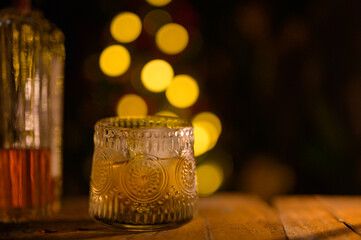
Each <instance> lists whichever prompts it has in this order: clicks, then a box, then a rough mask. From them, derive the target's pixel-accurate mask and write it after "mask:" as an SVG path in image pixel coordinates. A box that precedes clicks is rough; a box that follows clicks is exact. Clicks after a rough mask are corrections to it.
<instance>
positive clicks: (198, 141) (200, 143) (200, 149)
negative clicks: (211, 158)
mask: <svg viewBox="0 0 361 240" xmlns="http://www.w3.org/2000/svg"><path fill="white" fill-rule="evenodd" d="M193 135H194V146H193V147H194V155H195V156H200V155H202V154H203V153H205V152H207V151H208V148H209V145H210V136H209V133H208V132H207V129H205V128H204V127H203V126H202V125H200V124H198V123H195V124H193Z"/></svg>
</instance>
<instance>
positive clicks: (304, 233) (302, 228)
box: [274, 196, 361, 240]
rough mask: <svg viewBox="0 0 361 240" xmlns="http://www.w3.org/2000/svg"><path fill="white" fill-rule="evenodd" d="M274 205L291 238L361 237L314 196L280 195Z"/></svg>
mask: <svg viewBox="0 0 361 240" xmlns="http://www.w3.org/2000/svg"><path fill="white" fill-rule="evenodd" d="M274 205H275V207H276V209H277V210H278V212H279V217H280V219H281V222H282V224H283V227H284V229H285V232H286V234H287V237H288V238H289V239H298V240H299V239H361V237H360V236H359V235H358V234H356V233H355V232H354V231H353V230H352V229H350V228H349V227H348V226H347V225H345V224H344V223H343V222H341V221H338V219H337V218H335V217H334V215H333V214H331V213H330V211H329V209H327V207H326V206H325V205H324V204H323V203H322V202H320V201H319V200H318V199H317V198H316V197H314V196H285V197H278V198H276V199H275V200H274Z"/></svg>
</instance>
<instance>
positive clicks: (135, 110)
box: [117, 94, 148, 117]
mask: <svg viewBox="0 0 361 240" xmlns="http://www.w3.org/2000/svg"><path fill="white" fill-rule="evenodd" d="M147 113H148V107H147V103H146V102H145V101H144V99H143V98H142V97H140V96H138V95H136V94H126V95H124V96H123V97H122V98H120V100H119V102H118V104H117V114H118V116H123V117H125V116H146V115H147Z"/></svg>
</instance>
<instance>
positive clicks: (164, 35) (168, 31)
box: [155, 23, 189, 55]
mask: <svg viewBox="0 0 361 240" xmlns="http://www.w3.org/2000/svg"><path fill="white" fill-rule="evenodd" d="M188 41H189V36H188V32H187V30H186V29H185V28H184V27H183V26H182V25H179V24H177V23H168V24H166V25H164V26H163V27H161V28H160V29H159V30H158V31H157V33H156V35H155V42H156V44H157V46H158V48H159V49H160V50H161V51H162V52H164V53H166V54H171V55H173V54H178V53H180V52H182V51H183V50H184V49H185V48H186V46H187V45H188Z"/></svg>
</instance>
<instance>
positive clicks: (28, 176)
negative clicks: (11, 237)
mask: <svg viewBox="0 0 361 240" xmlns="http://www.w3.org/2000/svg"><path fill="white" fill-rule="evenodd" d="M50 156H51V154H50V150H49V149H0V172H1V173H2V174H1V175H0V208H1V212H2V213H6V212H8V214H5V215H7V217H10V218H14V219H19V220H20V221H21V217H22V216H26V215H38V214H41V213H42V212H43V211H49V210H50V211H51V208H52V206H53V205H54V204H56V203H55V202H54V201H55V199H56V197H55V196H54V193H55V192H54V187H56V185H57V184H59V181H57V179H55V178H53V177H52V176H51V166H50V165H51V159H50ZM34 209H37V210H34ZM16 210H18V211H16ZM37 211H38V212H37ZM0 218H4V216H0Z"/></svg>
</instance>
